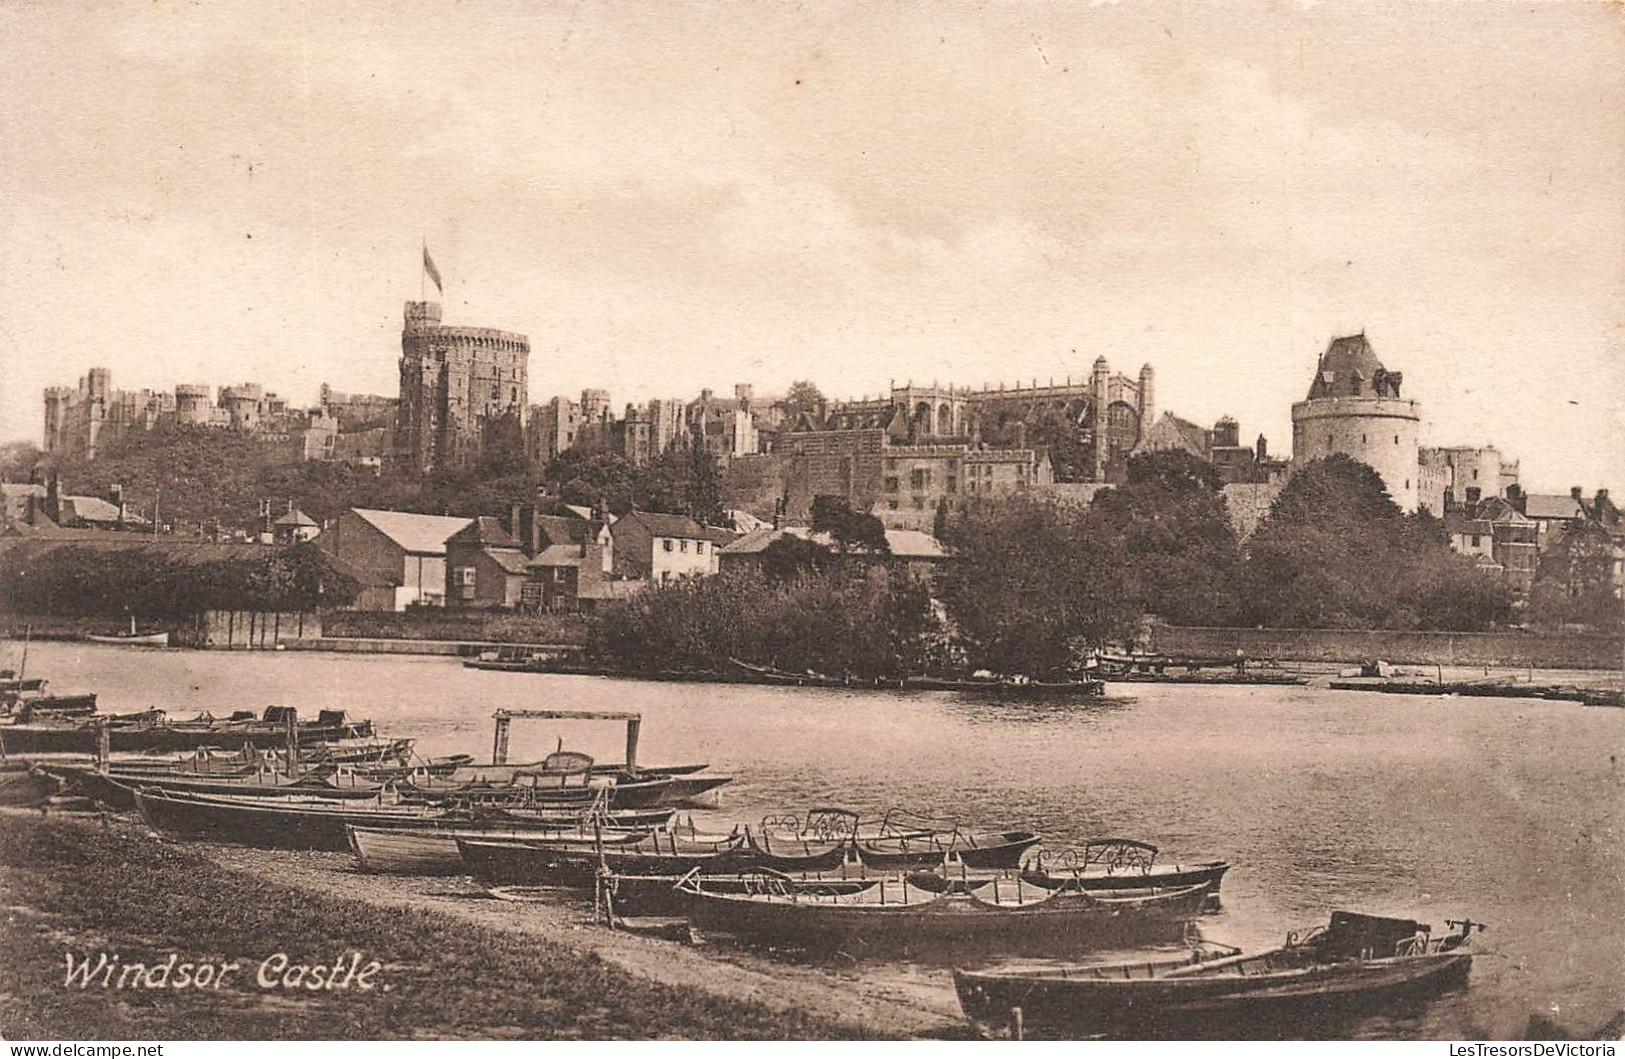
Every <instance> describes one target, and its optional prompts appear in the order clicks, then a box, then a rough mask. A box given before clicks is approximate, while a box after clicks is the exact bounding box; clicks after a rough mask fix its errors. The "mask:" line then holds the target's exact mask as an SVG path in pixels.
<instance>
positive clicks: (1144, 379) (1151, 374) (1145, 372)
mask: <svg viewBox="0 0 1625 1059" xmlns="http://www.w3.org/2000/svg"><path fill="white" fill-rule="evenodd" d="M1156 391H1157V373H1156V371H1154V370H1153V369H1152V367H1151V365H1149V364H1142V365H1140V400H1139V411H1140V429H1141V430H1145V429H1146V428H1147V427H1149V426H1150V425H1151V424H1152V423H1153V422H1155V420H1156V411H1157V409H1156Z"/></svg>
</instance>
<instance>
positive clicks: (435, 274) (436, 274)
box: [423, 246, 446, 294]
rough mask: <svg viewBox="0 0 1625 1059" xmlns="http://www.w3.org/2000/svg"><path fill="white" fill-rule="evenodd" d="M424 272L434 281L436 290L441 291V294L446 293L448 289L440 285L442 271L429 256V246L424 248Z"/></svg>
mask: <svg viewBox="0 0 1625 1059" xmlns="http://www.w3.org/2000/svg"><path fill="white" fill-rule="evenodd" d="M423 271H425V272H427V273H428V274H429V278H430V279H432V280H434V289H435V290H437V291H439V292H440V293H441V294H444V293H446V288H445V287H443V286H441V285H440V270H439V269H438V268H435V267H434V258H432V257H430V256H429V248H428V247H427V246H425V247H424V248H423Z"/></svg>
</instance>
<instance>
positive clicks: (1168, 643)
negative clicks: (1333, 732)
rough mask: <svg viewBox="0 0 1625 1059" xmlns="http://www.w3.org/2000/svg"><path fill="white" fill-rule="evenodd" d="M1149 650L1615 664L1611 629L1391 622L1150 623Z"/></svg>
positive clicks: (1552, 665) (1617, 654)
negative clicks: (1491, 628)
mask: <svg viewBox="0 0 1625 1059" xmlns="http://www.w3.org/2000/svg"><path fill="white" fill-rule="evenodd" d="M1150 646H1151V649H1152V650H1153V651H1157V652H1159V653H1161V654H1166V655H1171V656H1173V657H1176V658H1182V657H1192V658H1219V657H1224V658H1233V657H1234V656H1235V654H1236V652H1237V651H1240V652H1241V653H1242V654H1244V655H1246V656H1247V657H1248V658H1259V659H1266V658H1267V659H1276V660H1279V661H1293V662H1363V661H1366V660H1370V659H1380V660H1381V661H1384V662H1396V663H1408V664H1413V665H1447V666H1448V665H1471V666H1478V665H1492V666H1493V665H1500V666H1534V667H1536V668H1541V669H1615V668H1618V667H1619V666H1620V664H1621V660H1622V654H1621V652H1622V651H1625V641H1622V640H1621V639H1620V637H1617V636H1597V635H1587V634H1563V633H1536V632H1403V631H1398V630H1392V629H1369V630H1367V629H1218V628H1197V627H1193V626H1180V625H1156V626H1153V627H1152V631H1151V645H1150Z"/></svg>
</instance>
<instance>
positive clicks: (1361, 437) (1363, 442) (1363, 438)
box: [1360, 434, 1365, 445]
mask: <svg viewBox="0 0 1625 1059" xmlns="http://www.w3.org/2000/svg"><path fill="white" fill-rule="evenodd" d="M1360 444H1362V445H1364V444H1365V435H1364V434H1361V435H1360Z"/></svg>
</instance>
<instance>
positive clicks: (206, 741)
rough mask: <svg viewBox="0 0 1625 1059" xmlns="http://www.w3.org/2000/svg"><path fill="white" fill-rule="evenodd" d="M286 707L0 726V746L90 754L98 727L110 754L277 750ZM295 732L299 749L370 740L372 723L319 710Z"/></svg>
mask: <svg viewBox="0 0 1625 1059" xmlns="http://www.w3.org/2000/svg"><path fill="white" fill-rule="evenodd" d="M290 714H293V710H292V708H291V707H283V706H271V707H268V708H267V709H266V711H265V716H264V717H263V718H260V719H255V718H254V715H253V714H252V713H251V712H249V711H246V710H244V711H240V712H239V713H237V714H235V715H233V716H232V717H231V718H228V719H226V720H220V719H218V718H214V717H210V716H207V715H205V716H203V717H200V718H198V719H197V720H192V721H171V720H169V719H168V718H167V717H165V716H164V712H163V711H162V710H151V711H148V712H147V713H145V714H140V715H137V716H136V717H133V718H131V717H124V718H101V717H75V718H64V719H62V720H60V721H57V720H40V721H35V720H30V721H28V722H26V723H18V724H9V725H4V726H0V740H3V741H4V743H5V747H6V750H7V752H8V753H14V754H17V753H78V754H94V753H95V752H96V748H97V742H98V726H99V725H101V724H103V723H106V724H107V726H108V743H109V748H110V749H111V750H112V751H113V752H115V753H124V752H142V751H184V750H196V749H198V748H200V747H215V748H219V749H223V750H239V749H241V748H243V747H245V746H249V745H254V746H277V745H281V743H282V742H284V741H285V740H286V738H287V722H286V718H287V717H288V716H289V715H290ZM295 730H296V732H297V734H298V739H299V742H300V744H301V745H302V746H303V745H308V744H313V743H321V742H334V741H338V740H344V739H355V738H361V737H366V736H370V735H372V722H371V721H349V720H347V719H346V718H345V715H344V711H343V710H323V711H322V712H321V713H320V715H318V717H317V718H316V720H314V721H298V720H297V715H295Z"/></svg>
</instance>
